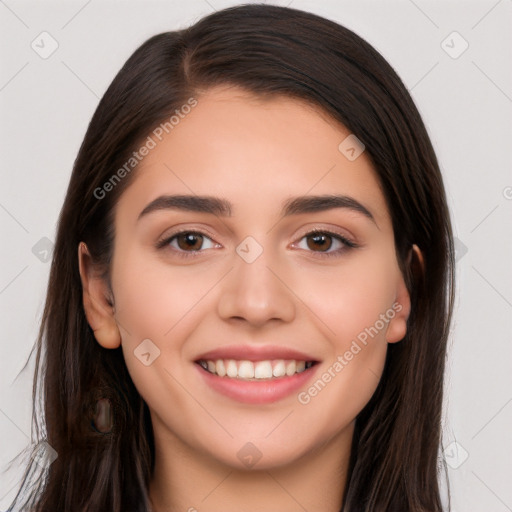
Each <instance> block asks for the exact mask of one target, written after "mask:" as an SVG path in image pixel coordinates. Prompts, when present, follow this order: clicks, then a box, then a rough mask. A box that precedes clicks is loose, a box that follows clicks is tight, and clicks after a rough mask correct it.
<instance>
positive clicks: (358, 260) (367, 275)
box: [295, 251, 397, 359]
mask: <svg viewBox="0 0 512 512" xmlns="http://www.w3.org/2000/svg"><path fill="white" fill-rule="evenodd" d="M388 253H390V251H387V252H386V251H380V252H374V253H372V254H370V253H369V252H368V253H367V254H361V255H354V257H351V259H350V260H349V259H347V260H346V261H344V262H343V261H342V262H341V263H340V265H339V266H337V267H334V266H333V267H330V268H324V269H322V270H321V271H318V270H317V271H315V272H308V271H302V272H301V273H300V274H299V273H297V276H296V278H295V283H296V286H295V290H296V293H297V295H298V296H299V297H301V298H302V297H305V300H304V302H305V303H306V305H307V306H308V308H309V309H310V310H311V311H312V312H313V313H314V315H312V318H315V317H316V318H318V319H319V320H321V322H319V323H318V326H319V327H321V326H322V325H323V327H322V331H323V333H324V334H325V336H326V337H327V338H328V339H329V340H331V346H332V347H334V348H335V349H336V351H337V353H343V352H345V351H346V350H348V349H349V348H350V345H351V342H352V341H353V340H356V339H359V340H361V341H363V342H364V340H365V334H366V337H368V338H369V339H372V340H375V342H376V343H374V345H377V344H378V343H379V342H385V335H386V330H387V328H388V325H389V321H390V320H391V319H392V318H393V317H394V311H393V308H392V306H393V304H394V302H395V299H396V293H397V288H396V282H397V267H396V264H395V262H394V259H393V257H392V254H390V255H389V256H388V255H387V254H388ZM375 254H376V255H375ZM377 331H378V332H377ZM369 333H371V334H369ZM358 337H359V338H358ZM365 352H368V350H367V351H365ZM359 359H362V357H359Z"/></svg>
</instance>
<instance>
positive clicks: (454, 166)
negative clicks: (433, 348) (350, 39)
mask: <svg viewBox="0 0 512 512" xmlns="http://www.w3.org/2000/svg"><path fill="white" fill-rule="evenodd" d="M237 3H238V2H231V1H221V0H195V1H190V2H178V1H167V2H154V1H145V2H142V1H137V2H135V1H133V2H132V1H124V2H122V1H118V2H113V1H105V0H103V1H99V0H95V1H91V0H89V1H81V2H74V1H68V2H46V1H39V2H21V1H14V0H5V1H4V0H0V30H1V39H2V44H1V46H0V55H1V68H0V108H1V118H0V119H1V122H0V129H1V134H0V142H1V152H0V156H1V160H0V162H1V166H0V169H1V171H0V172H1V184H2V185H1V190H0V226H1V229H2V244H1V247H0V257H1V267H0V315H1V316H0V318H1V340H2V342H1V344H0V350H1V353H0V390H1V394H0V443H1V445H0V468H4V467H6V464H7V462H8V461H9V460H10V459H11V458H12V457H14V456H15V455H16V454H18V453H19V452H20V451H21V450H22V449H23V448H24V447H25V446H26V445H27V444H29V443H30V430H31V395H30V393H31V376H32V371H33V365H32V364H31V365H29V366H28V368H27V369H26V370H25V371H24V372H22V373H20V371H21V369H22V368H23V365H24V363H25V361H26V359H27V357H28V355H29V352H30V350H31V347H32V345H33V343H34V340H35V337H36V334H37V328H38V323H39V321H40V317H41V313H42V308H43V303H44V295H45V288H46V282H47V278H48V271H49V262H48V258H49V257H50V256H51V253H50V252H49V250H50V249H51V243H52V241H53V240H54V234H55V223H56V220H57V217H58V213H59V210H60V207H61V205H62V201H63V198H64V194H65V190H66V186H67V183H68V179H69V175H70V172H71V167H72V164H73V161H74V158H75V156H76V154H77V151H78V148H79V145H80V143H81V140H82V138H83V135H84V133H85V130H86V127H87V124H88V122H89V120H90V118H91V116H92V114H93V111H94V109H95V108H96V105H97V103H98V100H99V98H100V97H101V95H102V94H103V93H104V91H105V89H106V88H107V86H108V84H109V83H110V81H111V80H112V79H113V77H114V75H115V74H116V73H117V71H118V70H119V68H120V67H121V65H122V64H123V63H124V61H125V60H126V59H127V58H128V57H129V55H130V54H131V53H132V52H133V51H134V50H135V48H136V47H137V46H138V45H139V44H141V43H142V42H143V41H144V40H146V39H147V38H148V37H150V36H151V35H154V34H155V33H158V32H163V31H168V30H174V29H177V28H182V27H184V26H187V25H189V24H190V23H192V22H194V21H196V20H197V19H198V18H199V17H201V16H203V15H205V14H208V13H210V12H212V11H213V10H214V9H216V10H218V9H221V8H223V7H227V6H228V5H235V4H237ZM273 3H275V4H279V5H290V6H291V7H295V8H298V9H303V10H307V11H311V12H315V13H317V14H320V15H323V16H325V17H327V18H330V19H332V20H335V21H337V22H339V23H341V24H343V25H345V26H347V27H349V28H351V29H352V30H354V31H355V32H357V33H358V34H360V35H361V36H362V37H364V38H365V39H366V40H368V41H369V42H370V43H371V44H373V45H374V46H375V47H376V48H377V49H378V50H379V51H380V52H381V53H382V54H383V55H384V57H385V58H387V59H388V61H389V62H390V63H391V64H392V65H393V66H394V67H395V69H396V70H397V72H398V74H399V75H400V76H401V77H402V79H403V81H404V82H405V84H406V85H407V87H408V89H409V90H410V92H411V94H412V96H413V98H414V100H415V102H416V104H417V105H418V107H419V109H420V112H421V114H422V116H423V118H424V120H425V123H426V125H427V128H428V130H429V133H430V135H431V138H432V141H433V143H434V146H435V148H436V151H437V154H438V157H439V159H440V162H441V167H442V171H443V175H444V179H445V184H446V188H447V193H448V196H449V203H450V209H451V213H452V218H453V222H454V228H455V234H456V236H457V249H458V256H457V257H458V262H457V273H458V290H457V303H456V310H455V317H454V322H453V335H452V339H451V342H450V359H449V367H448V371H447V381H446V386H447V387H446V390H447V392H446V404H445V413H444V418H445V419H444V423H445V426H444V441H443V445H444V447H445V451H444V457H445V458H446V461H447V462H448V465H449V466H450V469H449V476H450V482H451V492H452V496H453V509H454V510H455V511H457V512H462V511H489V510H492V511H494V512H502V511H503V512H504V511H507V510H509V511H512V486H510V484H509V482H510V481H511V480H510V479H511V477H512V457H511V455H512V439H511V435H510V426H511V424H512V403H511V402H512V386H511V381H512V375H511V374H512V372H511V371H510V366H511V362H512V358H511V355H512V344H511V341H512V339H511V338H512V336H511V332H512V329H511V327H512V321H511V320H512V314H511V313H512V270H511V261H512V258H511V255H512V240H511V238H512V237H511V232H512V231H511V228H512V222H511V219H512V215H511V213H512V173H511V166H510V164H511V160H512V157H511V152H510V146H511V142H512V140H511V132H512V130H511V128H512V116H511V113H512V76H511V75H512V72H511V67H510V62H512V58H511V57H512V55H511V54H512V51H511V50H512V44H511V43H512V30H511V29H510V27H511V21H512V1H511V0H500V1H496V0H489V1H487V0H486V1H478V2H453V1H449V2H448V1H445V2H441V1H435V2H434V1H426V0H414V1H412V0H402V1H396V2H380V3H379V2H376V1H375V2H368V1H359V2H343V1H341V2H340V1H337V2H336V1H328V0H322V1H316V2H313V1H303V0H292V1H291V2H290V0H286V1H283V2H273ZM44 31H46V32H47V33H48V34H50V35H41V33H42V32H44ZM454 31H455V32H457V34H453V32H454ZM55 41H56V43H55ZM52 44H53V45H55V44H58V48H57V49H56V50H55V51H54V53H53V54H51V55H47V53H48V52H50V50H51V49H52ZM466 44H468V45H469V46H468V48H467V49H466V50H465V51H463V50H464V48H465V46H466ZM45 52H46V53H45ZM43 57H46V58H43ZM441 455H443V454H441ZM19 474H20V473H19V470H18V471H16V470H14V471H12V472H8V473H4V474H1V484H0V510H3V509H5V508H7V506H8V504H9V502H10V499H11V498H12V497H13V495H14V487H15V486H16V481H17V478H19Z"/></svg>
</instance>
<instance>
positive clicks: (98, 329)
mask: <svg viewBox="0 0 512 512" xmlns="http://www.w3.org/2000/svg"><path fill="white" fill-rule="evenodd" d="M78 268H79V272H80V280H81V281H82V289H83V304H84V311H85V316H86V317H87V322H88V323H89V325H90V326H91V329H92V330H93V331H94V337H95V338H96V341H97V342H98V343H99V344H100V345H101V346H102V347H104V348H118V347H119V346H120V345H121V334H120V332H119V329H118V327H117V322H116V320H115V317H114V308H113V306H112V302H111V301H110V299H109V295H110V291H109V289H108V286H107V283H105V280H104V279H103V278H102V277H101V276H100V275H99V274H98V272H97V271H96V269H95V268H94V264H93V262H92V259H91V255H90V254H89V251H88V249H87V246H86V245H85V243H83V242H80V243H79V244H78Z"/></svg>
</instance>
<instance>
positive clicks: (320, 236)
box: [295, 229, 358, 257]
mask: <svg viewBox="0 0 512 512" xmlns="http://www.w3.org/2000/svg"><path fill="white" fill-rule="evenodd" d="M295 246H296V247H298V248H299V249H303V250H305V251H307V252H309V253H313V254H315V255H316V256H318V257H330V256H333V257H336V256H341V255H342V254H344V253H345V252H347V251H349V250H351V249H353V248H356V247H358V245H357V244H356V243H355V242H352V241H351V240H348V239H347V238H345V237H344V236H342V235H340V234H337V233H331V232H330V231H320V230H316V229H315V230H313V231H310V232H309V233H306V234H305V235H304V236H303V237H302V238H301V239H300V240H299V242H298V243H297V244H296V245H295Z"/></svg>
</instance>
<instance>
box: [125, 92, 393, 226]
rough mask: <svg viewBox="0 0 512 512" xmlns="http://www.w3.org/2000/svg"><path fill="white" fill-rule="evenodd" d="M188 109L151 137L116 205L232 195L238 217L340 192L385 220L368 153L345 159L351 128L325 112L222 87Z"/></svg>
mask: <svg viewBox="0 0 512 512" xmlns="http://www.w3.org/2000/svg"><path fill="white" fill-rule="evenodd" d="M186 112H187V113H186V114H182V115H181V116H180V117H179V119H178V117H176V118H175V119H174V123H173V124H172V126H171V125H167V131H165V130H162V129H160V131H159V132H157V133H158V135H159V136H158V137H157V136H155V134H154V133H152V134H149V136H150V137H151V138H152V140H153V141H154V147H153V148H152V149H151V150H150V151H149V152H148V154H147V155H146V156H145V157H144V158H143V160H142V161H141V162H140V163H139V165H138V167H137V169H136V171H135V176H134V180H133V181H132V183H131V184H130V186H129V187H128V188H127V190H126V191H125V192H124V194H123V196H122V197H121V200H120V204H119V208H123V207H124V208H127V207H134V205H139V206H142V207H143V206H144V205H145V204H146V203H148V202H149V201H151V200H152V199H154V198H155V197H157V196H158V195H161V194H164V193H181V194H198V195H205V194H207V195H215V196H218V197H228V198H229V200H230V202H231V203H232V204H233V205H234V208H233V210H234V211H233V214H234V215H235V216H236V214H237V210H241V209H242V207H243V206H244V205H245V206H248V205H249V204H255V203H257V204H258V205H259V208H260V211H262V210H263V209H267V208H269V207H275V209H278V208H280V207H281V205H282V202H283V198H284V197H290V196H302V195H307V194H314V195H320V194H334V193H343V194H345V195H351V196H355V197H356V198H359V199H361V201H365V202H366V203H369V204H370V205H371V206H372V209H373V212H374V214H375V215H376V216H377V217H379V216H380V217H383V218H384V217H387V215H388V213H387V209H386V206H385V200H384V197H383V194H382V191H381V189H380V185H379V182H378V179H377V175H376V173H375V170H374V169H373V167H372V164H371V161H370V159H369V158H368V157H367V155H366V154H365V153H364V152H363V153H362V154H361V155H360V156H359V157H358V158H356V159H355V160H353V159H349V158H347V155H346V154H345V153H344V152H343V151H341V150H340V144H341V145H342V149H343V147H344V146H343V144H344V141H346V140H347V137H349V136H351V134H350V131H349V130H347V129H346V128H345V127H344V126H343V125H341V124H340V123H338V122H336V121H335V120H333V119H332V118H331V117H329V116H328V115H327V114H326V113H324V112H323V111H322V110H321V109H320V108H316V107H315V106H313V105H310V104H308V103H306V102H304V101H302V100H298V99H295V98H290V97H285V96H274V97H271V98H262V97H258V96H255V95H253V94H251V93H248V92H246V91H245V90H243V89H240V88H236V87H217V88H214V89H210V90H208V91H206V92H205V93H203V94H201V95H200V96H198V97H197V105H196V106H195V107H193V108H192V109H186ZM161 132H163V133H161ZM348 140H349V141H350V140H351V139H350V138H349V139H348ZM357 149H358V148H357V147H356V150H357ZM253 213H254V212H253Z"/></svg>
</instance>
